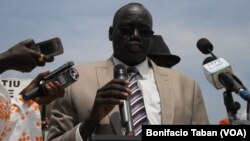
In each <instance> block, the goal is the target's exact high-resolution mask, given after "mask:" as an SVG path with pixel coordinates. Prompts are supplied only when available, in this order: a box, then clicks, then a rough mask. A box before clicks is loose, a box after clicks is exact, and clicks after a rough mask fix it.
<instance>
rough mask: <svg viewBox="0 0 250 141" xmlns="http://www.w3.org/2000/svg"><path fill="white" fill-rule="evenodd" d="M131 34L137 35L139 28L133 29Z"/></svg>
mask: <svg viewBox="0 0 250 141" xmlns="http://www.w3.org/2000/svg"><path fill="white" fill-rule="evenodd" d="M133 35H134V36H139V30H138V29H137V28H135V29H134V32H133Z"/></svg>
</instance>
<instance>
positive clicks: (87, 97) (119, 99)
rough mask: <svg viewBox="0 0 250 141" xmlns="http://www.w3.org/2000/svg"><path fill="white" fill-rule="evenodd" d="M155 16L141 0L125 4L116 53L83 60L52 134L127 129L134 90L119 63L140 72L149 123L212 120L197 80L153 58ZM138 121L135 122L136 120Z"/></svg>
mask: <svg viewBox="0 0 250 141" xmlns="http://www.w3.org/2000/svg"><path fill="white" fill-rule="evenodd" d="M152 25H153V20H152V16H151V14H150V13H149V11H148V10H147V9H146V8H145V7H144V6H143V5H141V4H139V3H130V4H127V5H125V6H123V7H121V8H120V9H119V10H118V11H117V12H116V14H115V16H114V19H113V25H112V26H111V27H110V29H109V39H110V41H112V43H113V51H114V52H113V55H112V57H111V58H110V59H109V60H108V61H103V62H95V63H91V64H86V65H83V66H79V67H78V68H77V70H78V71H79V75H80V79H79V80H78V81H77V82H76V83H74V84H73V85H71V86H70V87H69V88H68V89H66V93H65V95H64V97H63V98H62V99H58V100H57V101H56V102H55V105H54V107H53V110H52V117H51V127H50V130H49V133H48V138H47V139H48V140H63V141H69V140H72V141H77V140H87V139H89V137H90V136H91V135H92V134H116V135H121V134H122V131H121V122H120V121H119V120H120V115H119V105H122V104H123V101H124V100H125V99H127V98H128V97H130V96H131V95H132V90H130V89H129V88H128V84H129V81H127V80H120V79H114V77H113V74H114V73H113V69H114V65H116V64H124V65H125V66H126V67H129V66H134V67H135V68H137V70H138V71H139V74H140V79H139V80H138V83H139V86H140V88H141V89H142V93H143V101H144V104H145V106H144V107H145V110H146V119H144V120H146V121H147V124H208V123H209V122H208V117H207V113H206V109H205V105H204V101H203V98H202V95H201V91H200V87H199V85H198V84H197V82H196V81H194V80H192V79H190V78H189V77H186V76H184V75H183V74H181V73H179V72H177V71H175V70H172V69H169V68H165V67H160V66H157V65H156V64H155V63H154V62H153V61H151V60H150V59H149V58H147V53H148V51H149V49H150V45H151V42H152V36H153V31H152ZM133 124H135V123H133Z"/></svg>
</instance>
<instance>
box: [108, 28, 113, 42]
mask: <svg viewBox="0 0 250 141" xmlns="http://www.w3.org/2000/svg"><path fill="white" fill-rule="evenodd" d="M112 34H113V26H110V27H109V40H110V41H112V40H113V39H112Z"/></svg>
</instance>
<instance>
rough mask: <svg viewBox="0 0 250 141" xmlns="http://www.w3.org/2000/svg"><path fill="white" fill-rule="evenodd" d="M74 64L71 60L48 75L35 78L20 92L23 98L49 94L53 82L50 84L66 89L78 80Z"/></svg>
mask: <svg viewBox="0 0 250 141" xmlns="http://www.w3.org/2000/svg"><path fill="white" fill-rule="evenodd" d="M73 65H74V62H73V61H69V62H67V63H66V64H64V65H62V66H61V67H59V68H57V69H56V70H54V71H53V72H51V73H50V74H49V75H47V76H45V75H42V76H38V77H39V78H37V79H35V80H34V82H31V84H30V85H29V86H28V87H27V88H26V89H24V90H23V91H22V92H21V93H20V94H21V95H22V96H23V99H24V100H30V99H35V98H37V97H44V96H48V95H49V94H50V91H49V90H50V88H49V84H51V85H50V86H52V84H54V85H55V86H56V87H57V88H59V87H60V89H64V88H66V87H67V86H69V85H71V84H72V83H74V82H75V81H77V80H78V78H79V74H78V72H77V70H76V69H75V68H72V66H73ZM40 81H41V83H40ZM32 83H33V84H34V85H33V84H32ZM39 83H40V85H39ZM35 84H36V85H35ZM38 85H39V86H38ZM37 86H38V87H37ZM63 93H64V92H63Z"/></svg>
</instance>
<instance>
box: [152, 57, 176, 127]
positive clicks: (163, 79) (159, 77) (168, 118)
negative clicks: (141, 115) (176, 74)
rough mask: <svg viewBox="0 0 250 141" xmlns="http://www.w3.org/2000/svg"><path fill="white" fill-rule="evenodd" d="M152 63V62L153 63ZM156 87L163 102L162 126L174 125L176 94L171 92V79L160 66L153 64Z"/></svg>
mask: <svg viewBox="0 0 250 141" xmlns="http://www.w3.org/2000/svg"><path fill="white" fill-rule="evenodd" d="M151 63H152V62H151ZM152 66H153V69H154V75H155V81H156V85H157V88H158V91H159V95H160V100H161V102H160V103H161V112H162V113H161V120H162V124H173V123H174V93H173V92H172V91H171V90H172V89H171V88H172V87H173V86H172V85H171V79H170V77H169V76H168V73H166V71H164V72H163V71H161V70H160V68H159V67H158V66H156V65H155V64H154V63H152Z"/></svg>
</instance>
